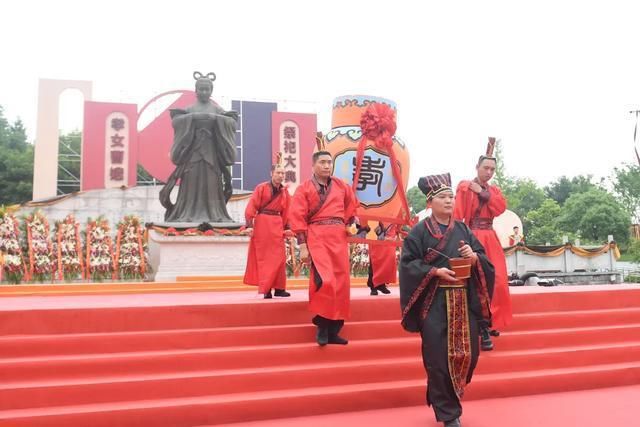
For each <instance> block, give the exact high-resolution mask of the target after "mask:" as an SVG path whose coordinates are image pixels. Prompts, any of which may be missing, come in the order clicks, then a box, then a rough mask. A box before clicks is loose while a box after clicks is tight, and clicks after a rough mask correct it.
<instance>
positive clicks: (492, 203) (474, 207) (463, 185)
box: [453, 138, 512, 351]
mask: <svg viewBox="0 0 640 427" xmlns="http://www.w3.org/2000/svg"><path fill="white" fill-rule="evenodd" d="M494 145H495V138H489V146H488V148H487V153H486V155H483V156H480V159H479V160H478V164H477V165H476V171H477V176H476V177H475V178H474V179H473V180H471V181H461V182H460V183H459V184H458V188H457V190H456V201H455V208H454V212H453V216H454V218H455V219H456V220H458V221H463V222H464V223H465V224H467V226H469V228H471V230H472V231H473V234H474V235H475V236H476V237H477V239H478V240H479V241H480V243H481V244H482V246H484V248H485V250H486V253H487V256H488V257H489V260H490V261H491V263H492V264H493V266H494V268H495V276H496V277H495V287H494V290H493V296H492V299H491V318H492V325H481V327H482V328H481V329H482V330H481V336H482V350H485V351H487V350H492V349H493V342H492V341H491V336H490V335H494V336H498V335H499V332H498V331H497V330H491V329H490V328H489V326H493V327H494V328H496V329H497V328H501V327H504V326H506V325H507V324H509V322H511V317H512V315H511V296H510V295H509V283H508V276H507V265H506V261H505V256H504V251H503V250H502V245H501V244H500V240H499V239H498V236H497V234H496V232H495V231H494V229H493V219H494V218H495V217H497V216H498V215H500V214H502V213H503V212H504V211H505V209H506V208H507V202H506V200H505V198H504V196H503V195H502V192H501V191H500V189H499V188H498V187H496V186H495V185H491V184H489V181H490V180H491V178H493V175H494V173H495V171H496V158H495V157H493V147H494Z"/></svg>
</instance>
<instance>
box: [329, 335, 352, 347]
mask: <svg viewBox="0 0 640 427" xmlns="http://www.w3.org/2000/svg"><path fill="white" fill-rule="evenodd" d="M329 344H340V345H347V344H349V340H347V339H344V338H342V337H341V336H340V335H330V336H329Z"/></svg>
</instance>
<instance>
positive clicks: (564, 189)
mask: <svg viewBox="0 0 640 427" xmlns="http://www.w3.org/2000/svg"><path fill="white" fill-rule="evenodd" d="M592 179H593V176H591V175H578V176H574V177H573V178H568V177H567V176H561V177H560V178H558V180H556V181H555V182H552V183H551V184H549V185H547V186H546V187H545V189H544V192H545V193H546V195H547V196H548V197H550V198H552V199H553V200H555V201H556V202H558V203H559V204H560V205H563V204H564V202H565V201H566V200H567V199H568V198H569V197H570V196H571V195H572V194H576V193H584V192H585V191H589V190H591V189H592V188H598V186H597V185H596V184H594V183H593V182H592Z"/></svg>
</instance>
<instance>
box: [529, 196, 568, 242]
mask: <svg viewBox="0 0 640 427" xmlns="http://www.w3.org/2000/svg"><path fill="white" fill-rule="evenodd" d="M561 210H562V208H561V207H560V205H559V204H558V202H556V201H555V200H553V199H549V198H547V199H545V200H544V201H543V202H542V204H541V205H540V207H539V208H537V209H534V210H532V211H529V213H528V214H527V216H526V221H525V222H526V223H527V224H528V229H527V234H526V236H525V240H526V242H527V244H530V245H544V244H546V243H547V242H549V243H551V244H560V243H561V242H562V237H563V236H564V235H565V234H567V233H565V232H563V231H562V230H561V229H560V227H559V224H558V218H559V217H560V213H561Z"/></svg>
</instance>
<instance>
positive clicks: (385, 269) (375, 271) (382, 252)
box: [367, 222, 398, 295]
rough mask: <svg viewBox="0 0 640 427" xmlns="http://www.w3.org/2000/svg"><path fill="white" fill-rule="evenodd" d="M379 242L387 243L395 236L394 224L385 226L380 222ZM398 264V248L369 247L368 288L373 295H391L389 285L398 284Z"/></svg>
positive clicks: (384, 246) (378, 228)
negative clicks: (386, 241)
mask: <svg viewBox="0 0 640 427" xmlns="http://www.w3.org/2000/svg"><path fill="white" fill-rule="evenodd" d="M376 235H377V236H378V240H379V241H385V240H387V239H388V238H391V237H393V235H395V227H394V225H393V224H391V225H388V226H386V227H385V225H384V224H383V223H382V222H380V223H379V224H378V226H377V227H376ZM397 276H398V263H397V262H396V247H395V246H390V245H369V278H368V280H367V286H369V288H371V295H378V292H382V293H383V294H390V293H391V291H390V290H389V288H387V283H396V281H397Z"/></svg>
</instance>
